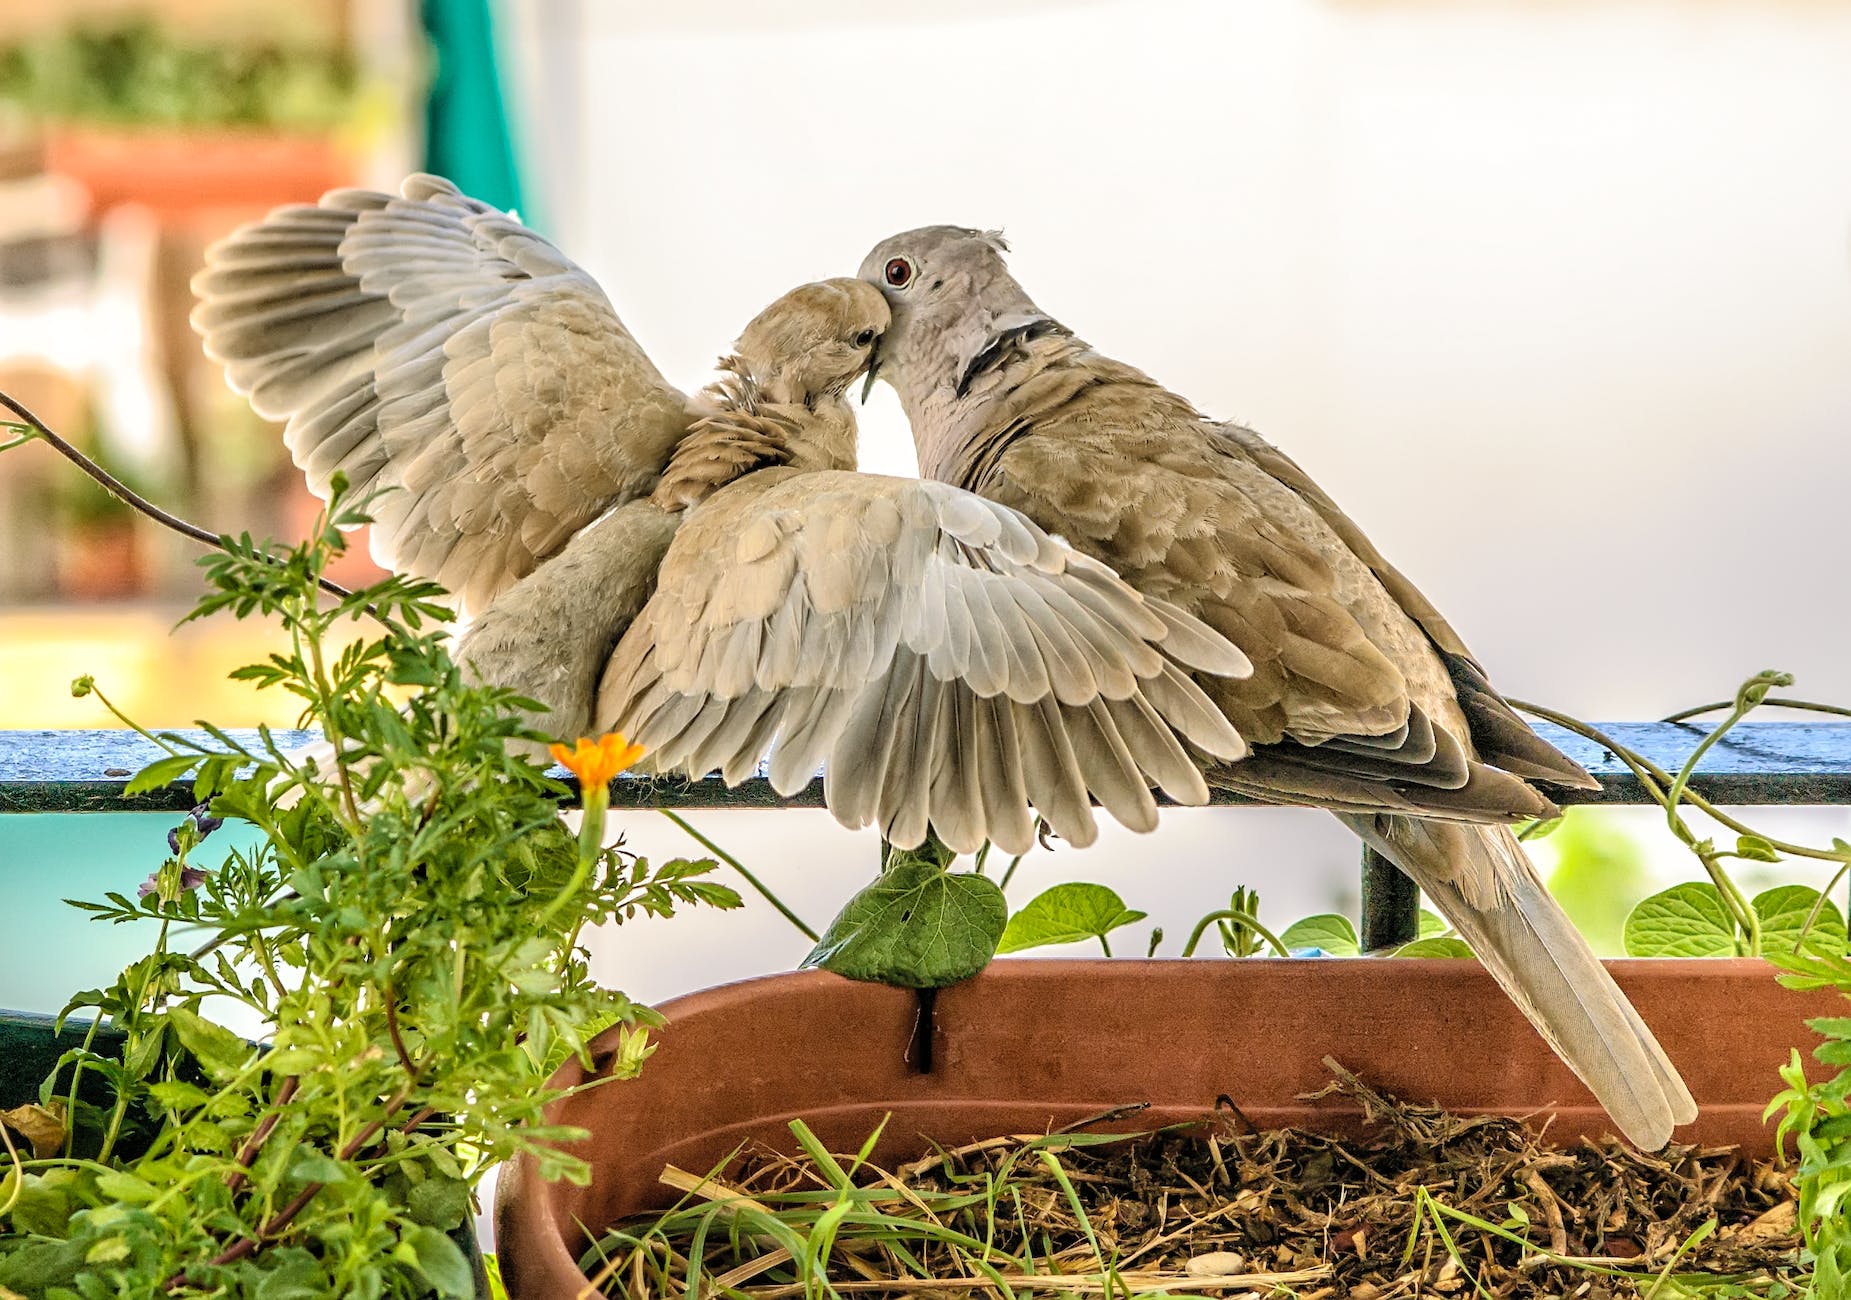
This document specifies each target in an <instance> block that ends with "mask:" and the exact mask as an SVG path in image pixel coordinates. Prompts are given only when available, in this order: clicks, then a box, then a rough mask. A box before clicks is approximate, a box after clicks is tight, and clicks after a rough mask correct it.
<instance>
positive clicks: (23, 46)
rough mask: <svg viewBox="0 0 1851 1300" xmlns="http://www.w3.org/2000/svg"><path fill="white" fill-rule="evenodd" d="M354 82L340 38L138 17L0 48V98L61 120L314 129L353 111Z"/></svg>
mask: <svg viewBox="0 0 1851 1300" xmlns="http://www.w3.org/2000/svg"><path fill="white" fill-rule="evenodd" d="M361 88H362V82H361V78H360V75H359V71H358V67H357V65H356V63H355V60H354V58H353V56H352V55H351V54H350V53H349V52H348V51H346V50H344V49H342V48H340V47H338V46H325V47H316V46H307V45H286V44H281V43H271V42H257V43H240V44H230V43H221V42H208V41H200V40H194V39H188V38H183V37H180V36H177V35H175V34H174V33H172V32H170V31H168V30H166V29H164V28H163V27H161V26H158V25H157V24H155V23H154V22H153V21H151V20H149V19H146V18H142V19H137V20H134V21H131V22H127V23H121V24H118V25H115V26H110V27H90V26H72V27H68V28H63V29H57V30H53V31H49V32H45V33H42V34H39V35H36V36H32V37H30V38H28V39H26V40H22V41H19V42H16V43H14V44H12V45H9V46H7V47H5V48H3V49H0V103H6V104H9V105H11V106H13V107H14V108H16V109H18V110H20V111H21V112H24V113H26V114H28V115H30V116H32V117H34V118H39V119H48V120H56V121H62V122H93V123H109V124H112V125H126V124H137V125H140V124H151V123H158V124H162V125H188V126H198V125H212V126H250V127H271V128H286V129H292V130H320V129H325V128H328V127H333V126H337V125H340V124H341V123H344V122H347V121H349V120H351V119H352V118H353V117H354V116H355V115H356V114H357V113H358V112H359V109H360V105H361V102H362V95H361Z"/></svg>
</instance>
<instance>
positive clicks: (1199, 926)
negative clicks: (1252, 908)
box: [1183, 907, 1292, 957]
mask: <svg viewBox="0 0 1851 1300" xmlns="http://www.w3.org/2000/svg"><path fill="white" fill-rule="evenodd" d="M1216 921H1239V922H1240V923H1241V924H1242V925H1244V926H1246V927H1247V928H1248V929H1249V930H1252V931H1253V932H1254V933H1255V934H1257V935H1259V936H1260V938H1262V939H1264V940H1266V942H1267V943H1269V944H1271V945H1272V949H1273V951H1274V952H1275V953H1277V954H1278V955H1279V956H1281V957H1290V956H1291V955H1292V954H1291V953H1289V952H1287V951H1286V947H1285V945H1284V944H1283V943H1280V942H1279V936H1278V935H1276V934H1274V933H1273V932H1272V931H1271V930H1268V929H1267V928H1266V927H1265V926H1263V925H1261V924H1260V918H1259V917H1257V916H1255V915H1254V914H1253V913H1252V912H1237V911H1235V910H1234V909H1233V908H1231V907H1224V908H1222V909H1221V910H1220V911H1219V912H1210V913H1209V914H1208V915H1207V916H1205V917H1203V918H1202V919H1201V920H1200V921H1197V922H1196V923H1195V929H1193V930H1191V931H1190V932H1189V942H1188V943H1186V944H1184V945H1183V956H1185V957H1193V956H1195V950H1196V945H1197V944H1199V943H1201V942H1202V936H1203V935H1204V934H1207V933H1208V927H1209V926H1211V925H1213V924H1214V923H1215V922H1216Z"/></svg>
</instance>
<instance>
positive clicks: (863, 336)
mask: <svg viewBox="0 0 1851 1300" xmlns="http://www.w3.org/2000/svg"><path fill="white" fill-rule="evenodd" d="M873 341H874V331H873V330H862V331H861V333H859V334H857V335H855V346H856V347H858V348H865V347H867V346H868V344H870V343H872V342H873Z"/></svg>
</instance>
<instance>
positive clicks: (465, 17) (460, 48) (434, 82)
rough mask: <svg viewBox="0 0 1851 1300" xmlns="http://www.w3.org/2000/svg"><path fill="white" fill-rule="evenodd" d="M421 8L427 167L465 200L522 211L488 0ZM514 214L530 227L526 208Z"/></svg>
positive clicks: (433, 2)
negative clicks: (430, 71)
mask: <svg viewBox="0 0 1851 1300" xmlns="http://www.w3.org/2000/svg"><path fill="white" fill-rule="evenodd" d="M420 10H421V14H422V17H423V20H424V32H425V36H426V38H427V39H428V40H429V41H430V46H431V53H432V56H433V61H434V63H435V69H434V71H435V75H434V76H433V77H432V79H431V88H430V97H429V99H428V100H427V102H426V104H425V117H424V150H425V153H424V166H425V170H427V171H432V172H436V173H437V174H438V175H439V176H443V177H447V178H448V179H450V180H452V181H454V182H456V185H457V188H459V189H460V190H462V191H463V193H465V194H467V195H469V196H470V197H471V198H476V199H481V200H482V201H483V202H484V203H492V204H494V205H495V206H496V207H498V208H500V209H502V210H503V211H505V212H517V211H520V210H521V206H522V205H521V178H520V168H519V166H518V165H517V163H516V162H515V158H514V143H513V140H512V139H511V138H510V132H509V130H508V115H507V103H506V95H505V94H504V92H503V89H502V82H501V73H500V70H499V68H498V67H497V60H496V55H495V30H494V28H495V24H494V19H493V16H492V15H491V13H490V4H489V0H423V4H422V5H421V6H420ZM520 215H521V217H522V219H523V220H525V221H526V222H527V223H528V224H529V225H532V224H534V222H533V214H532V213H530V212H524V211H522V212H520Z"/></svg>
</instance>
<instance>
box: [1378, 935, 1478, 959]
mask: <svg viewBox="0 0 1851 1300" xmlns="http://www.w3.org/2000/svg"><path fill="white" fill-rule="evenodd" d="M1471 955H1472V950H1471V948H1469V947H1468V946H1467V945H1466V942H1465V940H1464V939H1457V938H1454V937H1453V936H1452V935H1449V934H1434V935H1428V936H1427V937H1426V938H1424V939H1416V940H1414V942H1412V943H1404V944H1402V945H1401V946H1400V947H1399V948H1397V949H1395V956H1397V957H1470V956H1471Z"/></svg>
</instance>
